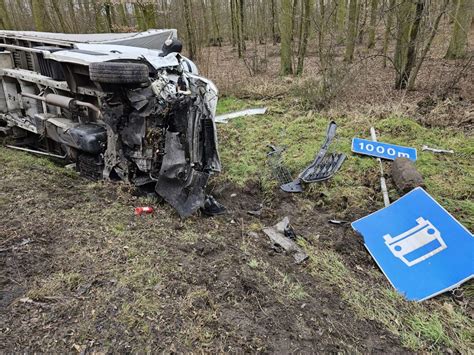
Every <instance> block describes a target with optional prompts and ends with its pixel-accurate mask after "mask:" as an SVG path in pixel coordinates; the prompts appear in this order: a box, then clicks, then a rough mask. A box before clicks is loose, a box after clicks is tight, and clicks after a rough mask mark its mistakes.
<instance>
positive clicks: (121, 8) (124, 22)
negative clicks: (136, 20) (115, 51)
mask: <svg viewBox="0 0 474 355" xmlns="http://www.w3.org/2000/svg"><path fill="white" fill-rule="evenodd" d="M125 6H126V5H125V4H123V3H122V4H119V5H118V11H119V18H120V24H121V25H122V26H125V27H128V18H127V10H126V8H125Z"/></svg>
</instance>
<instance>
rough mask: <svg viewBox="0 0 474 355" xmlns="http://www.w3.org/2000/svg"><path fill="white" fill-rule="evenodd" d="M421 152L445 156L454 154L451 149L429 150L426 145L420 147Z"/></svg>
mask: <svg viewBox="0 0 474 355" xmlns="http://www.w3.org/2000/svg"><path fill="white" fill-rule="evenodd" d="M421 150H423V151H428V152H433V153H447V154H454V150H451V149H449V150H448V149H441V148H431V147H428V146H427V145H423V146H422V147H421Z"/></svg>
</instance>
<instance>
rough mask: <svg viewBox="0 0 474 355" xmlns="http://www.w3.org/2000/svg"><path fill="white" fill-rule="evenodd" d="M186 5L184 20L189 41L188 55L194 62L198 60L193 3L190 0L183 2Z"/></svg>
mask: <svg viewBox="0 0 474 355" xmlns="http://www.w3.org/2000/svg"><path fill="white" fill-rule="evenodd" d="M183 2H184V3H183V5H184V20H185V21H186V34H187V38H186V39H187V41H188V53H189V59H191V60H193V59H196V38H195V36H194V29H193V23H192V15H191V1H190V0H183Z"/></svg>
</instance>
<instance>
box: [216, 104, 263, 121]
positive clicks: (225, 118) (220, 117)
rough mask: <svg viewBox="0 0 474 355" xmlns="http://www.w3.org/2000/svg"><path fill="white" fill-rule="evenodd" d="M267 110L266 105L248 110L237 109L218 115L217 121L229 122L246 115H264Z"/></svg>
mask: <svg viewBox="0 0 474 355" xmlns="http://www.w3.org/2000/svg"><path fill="white" fill-rule="evenodd" d="M266 112H267V108H266V107H259V108H249V109H247V110H242V111H235V112H229V113H225V114H223V115H218V116H216V118H215V121H216V123H228V121H229V120H231V119H233V118H238V117H244V116H255V115H264V114H265V113H266Z"/></svg>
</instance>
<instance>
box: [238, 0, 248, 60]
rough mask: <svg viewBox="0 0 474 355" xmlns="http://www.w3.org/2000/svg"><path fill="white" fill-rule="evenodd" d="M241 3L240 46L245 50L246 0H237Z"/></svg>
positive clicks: (239, 10) (239, 8) (239, 11)
mask: <svg viewBox="0 0 474 355" xmlns="http://www.w3.org/2000/svg"><path fill="white" fill-rule="evenodd" d="M237 1H238V3H239V7H238V13H239V39H240V48H241V49H242V52H245V49H246V47H245V17H244V16H245V14H244V1H245V0H237Z"/></svg>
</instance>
